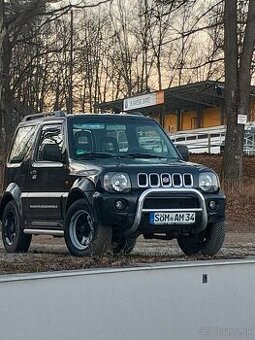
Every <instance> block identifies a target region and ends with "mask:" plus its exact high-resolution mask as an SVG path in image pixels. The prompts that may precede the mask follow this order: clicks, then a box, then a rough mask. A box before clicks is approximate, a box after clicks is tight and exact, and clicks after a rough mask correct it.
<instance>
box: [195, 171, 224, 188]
mask: <svg viewBox="0 0 255 340" xmlns="http://www.w3.org/2000/svg"><path fill="white" fill-rule="evenodd" d="M199 188H200V189H201V190H203V191H206V192H215V191H217V190H218V189H219V179H218V176H216V175H215V174H214V173H213V172H201V173H200V174H199Z"/></svg>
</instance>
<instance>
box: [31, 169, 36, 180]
mask: <svg viewBox="0 0 255 340" xmlns="http://www.w3.org/2000/svg"><path fill="white" fill-rule="evenodd" d="M30 175H31V178H32V179H36V178H37V171H36V170H32V171H30Z"/></svg>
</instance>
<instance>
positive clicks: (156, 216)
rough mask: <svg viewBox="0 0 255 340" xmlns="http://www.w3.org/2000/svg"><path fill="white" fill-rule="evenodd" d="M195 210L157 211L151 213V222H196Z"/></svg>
mask: <svg viewBox="0 0 255 340" xmlns="http://www.w3.org/2000/svg"><path fill="white" fill-rule="evenodd" d="M195 220H196V214H195V213H194V212H185V213H183V212H178V213H173V212H171V213H170V212H155V213H150V224H192V223H195Z"/></svg>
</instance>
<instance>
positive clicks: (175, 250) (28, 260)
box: [0, 154, 255, 274]
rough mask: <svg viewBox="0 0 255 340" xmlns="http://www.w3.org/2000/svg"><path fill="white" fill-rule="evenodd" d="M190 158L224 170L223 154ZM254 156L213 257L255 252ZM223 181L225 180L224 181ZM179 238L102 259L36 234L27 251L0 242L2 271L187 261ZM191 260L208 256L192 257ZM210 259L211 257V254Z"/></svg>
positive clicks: (231, 198) (232, 198)
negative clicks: (81, 254) (9, 250)
mask: <svg viewBox="0 0 255 340" xmlns="http://www.w3.org/2000/svg"><path fill="white" fill-rule="evenodd" d="M191 161H192V162H196V163H203V164H205V165H206V166H209V167H211V168H213V169H214V170H215V171H216V172H217V173H218V174H220V172H221V162H222V157H221V156H219V155H207V154H199V155H198V154H197V155H191ZM254 168H255V157H245V158H244V183H243V186H242V187H241V188H240V189H237V188H235V187H233V188H232V189H229V190H228V193H227V228H226V229H227V234H226V239H225V244H224V246H223V248H222V249H221V250H220V252H219V253H218V254H217V255H216V256H214V257H213V258H242V257H245V256H249V255H252V256H254V255H255V232H254V230H255V212H254V208H253V207H254V205H255V194H254V193H255V173H254V170H253V169H254ZM223 185H224V184H223ZM188 259H189V258H188V257H186V256H185V255H184V254H183V253H182V252H181V250H180V249H179V247H178V244H177V242H176V240H172V241H160V240H144V239H143V237H140V238H139V239H138V242H137V245H136V247H135V249H134V251H133V252H132V253H131V254H130V255H129V256H125V257H113V256H112V255H111V254H109V255H107V256H105V257H103V258H102V259H100V260H97V261H95V260H93V259H92V258H89V257H82V258H76V257H73V256H71V255H70V254H69V252H68V250H67V248H66V245H65V242H64V239H63V238H58V239H56V238H53V237H51V236H34V237H33V240H32V244H31V248H30V250H29V252H28V253H26V254H7V253H6V252H5V250H4V248H3V245H2V242H1V244H0V260H1V261H0V274H5V273H19V272H44V271H55V270H69V269H82V268H91V267H108V266H113V267H122V266H127V267H129V266H136V265H139V264H140V263H154V262H159V261H187V260H188ZM191 259H192V260H196V259H198V260H199V259H200V260H201V259H205V260H207V259H208V257H201V256H198V257H193V258H191ZM209 259H210V258H209Z"/></svg>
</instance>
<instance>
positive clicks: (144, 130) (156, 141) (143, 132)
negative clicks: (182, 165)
mask: <svg viewBox="0 0 255 340" xmlns="http://www.w3.org/2000/svg"><path fill="white" fill-rule="evenodd" d="M135 131H136V138H137V141H138V144H139V146H140V148H141V152H142V151H146V150H147V151H149V152H154V153H156V154H162V153H163V154H164V153H167V152H168V150H167V146H166V144H165V141H164V140H163V139H162V138H161V136H160V134H159V132H158V131H157V130H156V129H155V127H154V126H142V127H137V128H135Z"/></svg>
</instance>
